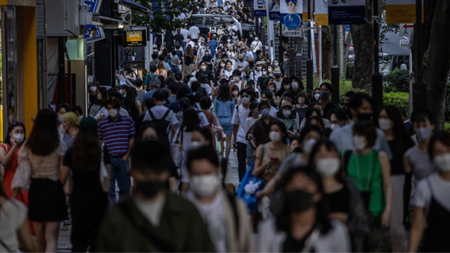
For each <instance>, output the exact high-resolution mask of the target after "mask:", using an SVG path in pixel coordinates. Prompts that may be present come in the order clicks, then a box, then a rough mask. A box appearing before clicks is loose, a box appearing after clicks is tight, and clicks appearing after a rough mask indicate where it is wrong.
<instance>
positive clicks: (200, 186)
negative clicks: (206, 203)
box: [191, 174, 220, 197]
mask: <svg viewBox="0 0 450 253" xmlns="http://www.w3.org/2000/svg"><path fill="white" fill-rule="evenodd" d="M219 186H220V179H219V176H218V175H214V174H212V175H203V176H193V177H191V187H192V190H193V191H194V193H195V194H196V195H197V196H199V197H209V196H211V195H212V194H214V193H215V192H216V190H217V189H218V188H219Z"/></svg>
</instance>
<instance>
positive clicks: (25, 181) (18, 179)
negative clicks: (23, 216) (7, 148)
mask: <svg viewBox="0 0 450 253" xmlns="http://www.w3.org/2000/svg"><path fill="white" fill-rule="evenodd" d="M58 124H59V122H58V116H57V115H56V113H55V112H54V111H52V110H49V109H43V110H40V111H39V112H38V114H37V117H36V120H35V122H34V126H33V129H32V130H31V133H30V137H29V139H28V140H27V141H26V142H25V143H24V144H23V145H22V148H21V149H20V151H19V167H18V170H17V172H16V174H15V175H14V178H13V183H12V188H13V197H14V196H15V194H17V192H18V190H19V189H20V188H22V189H26V188H27V187H28V186H30V190H29V192H28V199H29V204H28V207H29V212H28V218H29V219H30V221H32V222H33V226H34V230H35V232H36V251H39V252H44V251H45V252H56V250H57V242H58V231H59V223H60V221H61V220H65V219H67V206H66V199H65V194H64V191H63V184H62V181H60V176H61V163H62V158H63V156H64V154H65V151H66V147H65V144H64V143H63V142H62V141H61V140H60V138H59V135H58ZM30 179H31V185H30V184H29V182H30Z"/></svg>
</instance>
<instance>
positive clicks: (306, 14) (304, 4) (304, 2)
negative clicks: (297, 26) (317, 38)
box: [302, 0, 312, 22]
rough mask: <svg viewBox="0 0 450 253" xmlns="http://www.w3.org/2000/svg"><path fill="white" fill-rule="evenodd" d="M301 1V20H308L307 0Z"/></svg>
mask: <svg viewBox="0 0 450 253" xmlns="http://www.w3.org/2000/svg"><path fill="white" fill-rule="evenodd" d="M302 1H303V5H302V6H303V18H302V20H303V22H306V21H308V0H302ZM309 1H312V0H309Z"/></svg>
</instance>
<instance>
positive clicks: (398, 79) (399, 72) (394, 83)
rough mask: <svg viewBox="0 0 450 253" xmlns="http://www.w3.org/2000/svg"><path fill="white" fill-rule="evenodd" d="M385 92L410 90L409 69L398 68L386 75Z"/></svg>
mask: <svg viewBox="0 0 450 253" xmlns="http://www.w3.org/2000/svg"><path fill="white" fill-rule="evenodd" d="M383 81H384V83H385V85H384V86H383V91H384V92H408V89H409V70H407V69H399V68H396V69H394V70H393V71H391V72H390V73H389V74H387V75H385V76H384V80H383Z"/></svg>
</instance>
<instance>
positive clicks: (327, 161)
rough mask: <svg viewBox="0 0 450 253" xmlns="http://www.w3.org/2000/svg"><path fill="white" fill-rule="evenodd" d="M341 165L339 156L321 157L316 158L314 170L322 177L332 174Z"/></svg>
mask: <svg viewBox="0 0 450 253" xmlns="http://www.w3.org/2000/svg"><path fill="white" fill-rule="evenodd" d="M340 165H341V161H340V160H339V158H323V159H317V160H316V170H317V172H319V174H320V175H322V176H323V177H331V176H334V175H335V174H336V173H337V172H338V170H339V166H340Z"/></svg>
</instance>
